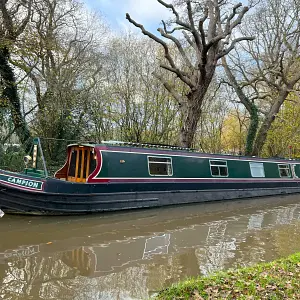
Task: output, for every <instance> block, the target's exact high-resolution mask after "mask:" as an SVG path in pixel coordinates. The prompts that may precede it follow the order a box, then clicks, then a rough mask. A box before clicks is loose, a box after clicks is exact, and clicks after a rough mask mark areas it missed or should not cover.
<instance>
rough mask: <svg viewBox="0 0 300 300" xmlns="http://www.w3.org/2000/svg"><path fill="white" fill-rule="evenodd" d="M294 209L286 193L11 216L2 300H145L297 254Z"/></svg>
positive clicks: (0, 248) (3, 250) (1, 257)
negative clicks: (184, 283) (100, 212)
mask: <svg viewBox="0 0 300 300" xmlns="http://www.w3.org/2000/svg"><path fill="white" fill-rule="evenodd" d="M299 212H300V204H298V198H297V197H296V196H288V197H283V198H272V199H271V198H269V199H256V200H247V201H246V202H244V201H234V202H230V203H211V204H205V205H196V206H187V207H184V208H182V207H173V208H168V209H162V210H161V209H160V210H152V211H151V210H150V211H146V212H145V211H144V212H143V211H141V212H132V213H129V214H128V213H127V214H111V215H107V216H105V217H103V218H99V217H95V216H92V217H78V218H76V219H73V218H72V219H67V218H65V217H63V218H56V219H52V218H51V220H50V219H42V218H30V219H28V218H22V217H16V216H10V217H8V218H4V219H2V220H1V227H0V235H1V243H0V297H2V298H3V299H19V298H22V299H143V298H147V297H149V296H150V295H151V294H152V293H154V292H155V291H157V290H160V289H162V288H164V287H166V286H168V285H169V284H171V283H173V282H176V281H178V280H180V279H184V278H185V277H187V276H197V275H199V274H204V275H207V274H209V273H211V272H214V271H216V270H221V269H225V268H228V267H235V266H238V265H248V264H252V263H256V262H260V261H266V260H272V259H275V258H277V257H279V256H284V255H288V254H290V253H293V252H294V251H297V249H299V245H300V239H299V238H298V232H299V229H300V224H299V223H298V222H299V220H298V219H299ZM2 222H3V223H2ZM49 241H51V243H49Z"/></svg>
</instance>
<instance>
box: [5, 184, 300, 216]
mask: <svg viewBox="0 0 300 300" xmlns="http://www.w3.org/2000/svg"><path fill="white" fill-rule="evenodd" d="M248 185H249V184H248ZM261 185H263V184H261ZM148 187H149V186H148ZM191 187H194V186H191ZM206 187H207V186H206ZM229 187H231V186H224V187H223V188H219V189H207V188H206V189H201V190H195V189H182V190H173V191H172V190H171V191H170V190H169V191H142V190H140V191H136V192H110V193H94V194H75V193H70V194H62V193H33V192H27V191H23V190H19V189H16V188H9V187H7V186H5V188H4V187H1V190H0V208H1V209H2V210H3V211H4V212H5V213H21V214H32V215H62V214H63V215H72V214H87V213H98V212H108V211H118V210H126V209H137V208H139V209H142V208H153V207H161V206H167V205H182V204H189V203H201V202H208V201H224V200H232V199H243V198H254V197H264V196H275V195H285V194H293V193H300V187H299V186H298V184H295V185H293V186H281V187H268V186H266V187H263V186H259V187H255V186H253V187H249V186H248V188H243V187H242V186H241V187H240V188H239V187H238V186H236V188H235V189H232V188H229ZM186 188H188V186H186ZM116 190H117V188H116Z"/></svg>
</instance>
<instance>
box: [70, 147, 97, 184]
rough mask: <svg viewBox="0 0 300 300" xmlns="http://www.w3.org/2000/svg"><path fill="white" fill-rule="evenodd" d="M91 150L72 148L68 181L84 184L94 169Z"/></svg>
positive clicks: (89, 148)
mask: <svg viewBox="0 0 300 300" xmlns="http://www.w3.org/2000/svg"><path fill="white" fill-rule="evenodd" d="M95 165H96V164H95V159H94V155H93V148H91V147H84V146H74V147H72V148H71V154H70V157H69V169H68V179H67V180H68V181H72V182H86V179H87V178H88V176H89V175H90V174H91V172H92V171H93V170H94V168H95Z"/></svg>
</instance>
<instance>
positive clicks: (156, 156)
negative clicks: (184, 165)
mask: <svg viewBox="0 0 300 300" xmlns="http://www.w3.org/2000/svg"><path fill="white" fill-rule="evenodd" d="M151 157H152V158H165V159H169V160H170V162H150V161H149V158H151ZM147 163H148V174H149V175H150V176H151V177H172V176H173V160H172V157H170V156H160V155H147ZM150 163H156V164H167V165H171V174H167V175H160V174H157V175H155V174H151V173H150Z"/></svg>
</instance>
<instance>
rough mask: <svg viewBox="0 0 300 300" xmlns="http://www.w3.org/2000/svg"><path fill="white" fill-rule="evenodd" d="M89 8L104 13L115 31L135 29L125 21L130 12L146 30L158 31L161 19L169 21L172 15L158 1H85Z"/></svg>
mask: <svg viewBox="0 0 300 300" xmlns="http://www.w3.org/2000/svg"><path fill="white" fill-rule="evenodd" d="M84 2H85V3H86V4H87V6H88V7H89V8H90V9H91V10H94V11H98V12H100V13H102V15H103V16H104V17H105V18H106V19H107V20H108V21H109V23H110V25H111V27H112V28H113V29H115V30H118V29H125V28H133V27H134V26H133V25H132V24H130V23H129V22H128V21H127V20H126V19H125V14H126V13H127V12H128V13H129V14H130V16H131V17H132V18H133V19H134V20H135V21H137V22H138V23H142V24H143V25H144V26H145V27H146V29H148V30H151V31H152V32H153V31H156V29H157V28H158V27H159V23H160V21H161V19H168V17H169V16H171V13H170V11H169V10H168V9H166V8H165V7H163V6H162V5H161V4H159V3H158V2H157V0H84Z"/></svg>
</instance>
